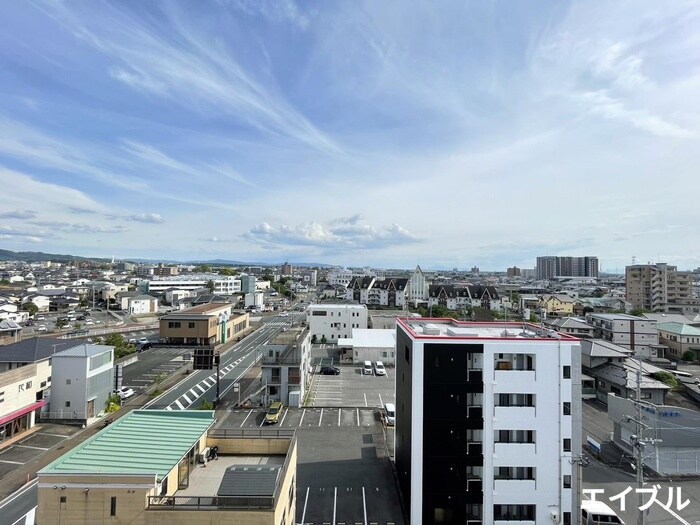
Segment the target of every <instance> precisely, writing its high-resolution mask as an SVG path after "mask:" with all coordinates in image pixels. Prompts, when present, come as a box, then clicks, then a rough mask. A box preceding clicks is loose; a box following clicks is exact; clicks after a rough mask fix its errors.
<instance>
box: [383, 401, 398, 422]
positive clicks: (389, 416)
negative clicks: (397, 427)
mask: <svg viewBox="0 0 700 525" xmlns="http://www.w3.org/2000/svg"><path fill="white" fill-rule="evenodd" d="M384 420H385V421H386V426H388V427H393V426H394V422H395V421H396V407H395V406H394V404H393V403H387V404H386V405H384Z"/></svg>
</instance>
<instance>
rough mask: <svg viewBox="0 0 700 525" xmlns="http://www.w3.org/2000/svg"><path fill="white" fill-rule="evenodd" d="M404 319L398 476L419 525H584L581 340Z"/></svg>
mask: <svg viewBox="0 0 700 525" xmlns="http://www.w3.org/2000/svg"><path fill="white" fill-rule="evenodd" d="M530 328H531V330H530V329H527V330H524V329H523V326H522V325H521V324H515V323H511V324H508V325H505V324H504V323H462V322H458V321H451V320H450V321H448V320H445V321H435V320H430V321H426V320H421V319H409V320H408V321H407V320H405V319H401V318H399V319H397V325H396V331H397V332H396V409H397V412H396V470H397V474H398V478H399V484H400V489H401V492H402V495H403V499H404V501H405V502H406V506H407V508H408V511H409V515H410V523H411V524H420V523H467V524H472V525H481V524H484V525H486V524H489V525H492V524H495V525H508V524H512V523H514V522H515V523H519V524H521V525H524V524H528V525H530V524H532V525H535V524H537V525H545V524H547V525H551V524H552V523H560V524H571V523H575V522H576V519H575V517H576V512H577V510H578V508H579V501H578V494H579V493H580V491H581V486H580V481H579V480H580V477H579V465H580V459H581V435H582V430H581V392H580V389H581V379H580V370H581V364H580V346H579V340H578V339H576V338H574V337H571V336H567V335H563V334H555V333H554V332H549V331H546V332H543V331H537V330H538V329H537V328H536V327H534V326H532V327H530Z"/></svg>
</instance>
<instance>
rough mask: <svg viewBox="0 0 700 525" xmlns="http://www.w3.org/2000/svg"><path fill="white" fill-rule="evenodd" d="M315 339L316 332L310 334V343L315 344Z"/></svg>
mask: <svg viewBox="0 0 700 525" xmlns="http://www.w3.org/2000/svg"><path fill="white" fill-rule="evenodd" d="M316 339H317V338H316V334H314V335H312V336H311V344H312V345H315V344H316Z"/></svg>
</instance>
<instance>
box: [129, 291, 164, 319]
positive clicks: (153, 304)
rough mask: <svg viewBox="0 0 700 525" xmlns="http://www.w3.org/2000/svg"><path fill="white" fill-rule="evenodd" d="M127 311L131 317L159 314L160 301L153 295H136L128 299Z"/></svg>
mask: <svg viewBox="0 0 700 525" xmlns="http://www.w3.org/2000/svg"><path fill="white" fill-rule="evenodd" d="M126 311H127V312H129V314H130V315H148V314H155V313H158V299H156V298H155V297H153V296H151V295H145V294H142V295H136V296H134V297H129V298H128V299H127V307H126Z"/></svg>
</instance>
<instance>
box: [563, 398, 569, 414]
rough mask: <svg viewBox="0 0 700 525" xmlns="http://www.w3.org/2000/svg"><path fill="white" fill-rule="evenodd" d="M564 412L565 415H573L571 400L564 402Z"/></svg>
mask: <svg viewBox="0 0 700 525" xmlns="http://www.w3.org/2000/svg"><path fill="white" fill-rule="evenodd" d="M562 414H564V415H565V416H570V415H571V403H570V402H569V401H564V402H563V403H562Z"/></svg>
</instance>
